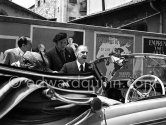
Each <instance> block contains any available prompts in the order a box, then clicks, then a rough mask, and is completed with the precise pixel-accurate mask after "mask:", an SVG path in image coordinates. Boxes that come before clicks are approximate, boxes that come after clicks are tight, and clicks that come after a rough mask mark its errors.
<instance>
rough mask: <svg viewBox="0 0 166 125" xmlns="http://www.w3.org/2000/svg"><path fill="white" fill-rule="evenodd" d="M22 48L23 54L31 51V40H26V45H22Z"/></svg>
mask: <svg viewBox="0 0 166 125" xmlns="http://www.w3.org/2000/svg"><path fill="white" fill-rule="evenodd" d="M22 47H23V48H24V50H25V52H26V51H31V49H32V42H31V40H30V39H28V41H27V44H23V46H22Z"/></svg>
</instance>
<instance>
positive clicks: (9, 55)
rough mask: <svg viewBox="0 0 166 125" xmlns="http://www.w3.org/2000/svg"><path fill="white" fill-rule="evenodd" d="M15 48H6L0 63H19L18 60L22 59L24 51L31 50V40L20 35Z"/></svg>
mask: <svg viewBox="0 0 166 125" xmlns="http://www.w3.org/2000/svg"><path fill="white" fill-rule="evenodd" d="M17 45H18V47H17V48H13V49H8V50H6V51H5V52H4V59H3V61H2V63H4V64H7V65H14V66H15V65H19V63H18V62H19V61H21V60H22V57H23V55H24V53H25V52H26V51H31V49H32V42H31V40H30V38H28V37H25V36H22V37H20V38H19V39H18V41H17Z"/></svg>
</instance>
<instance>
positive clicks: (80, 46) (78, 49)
mask: <svg viewBox="0 0 166 125" xmlns="http://www.w3.org/2000/svg"><path fill="white" fill-rule="evenodd" d="M82 47H86V48H87V49H88V46H85V45H79V46H78V47H77V50H76V55H77V54H78V52H79V51H80V48H82Z"/></svg>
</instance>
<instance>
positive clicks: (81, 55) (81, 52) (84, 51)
mask: <svg viewBox="0 0 166 125" xmlns="http://www.w3.org/2000/svg"><path fill="white" fill-rule="evenodd" d="M87 56H88V48H87V47H86V46H81V47H79V48H78V51H77V58H78V61H79V62H80V63H84V62H86V59H87Z"/></svg>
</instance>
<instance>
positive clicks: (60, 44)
mask: <svg viewBox="0 0 166 125" xmlns="http://www.w3.org/2000/svg"><path fill="white" fill-rule="evenodd" d="M53 42H54V43H55V47H54V48H52V49H51V50H49V51H48V52H46V57H47V59H48V61H49V68H50V69H51V70H53V71H60V69H61V68H62V66H63V65H64V64H65V63H67V62H71V61H74V60H76V56H75V53H74V51H73V49H72V48H71V47H67V34H66V33H59V34H57V35H56V36H55V37H54V39H53Z"/></svg>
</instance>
